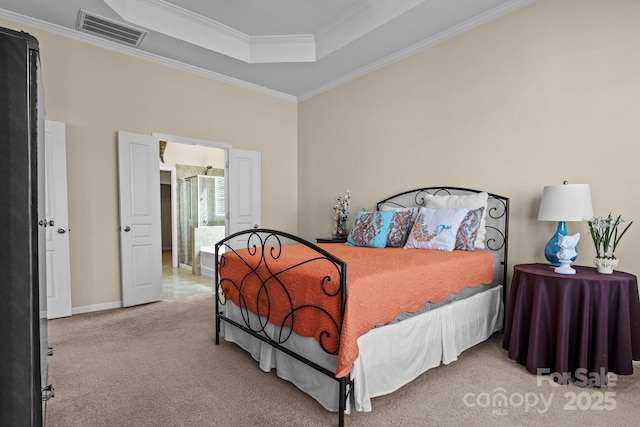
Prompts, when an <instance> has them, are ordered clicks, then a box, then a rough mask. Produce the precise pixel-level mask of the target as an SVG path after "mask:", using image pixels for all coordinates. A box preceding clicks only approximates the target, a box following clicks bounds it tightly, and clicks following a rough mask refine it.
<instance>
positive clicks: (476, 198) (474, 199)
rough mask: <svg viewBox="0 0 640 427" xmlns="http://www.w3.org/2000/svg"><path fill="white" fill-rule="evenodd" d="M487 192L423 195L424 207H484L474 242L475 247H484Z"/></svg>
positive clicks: (471, 208) (470, 208)
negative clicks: (461, 194)
mask: <svg viewBox="0 0 640 427" xmlns="http://www.w3.org/2000/svg"><path fill="white" fill-rule="evenodd" d="M488 199H489V194H488V193H486V192H482V193H474V194H465V195H463V196H460V195H448V196H434V195H432V194H426V195H425V207H427V208H432V209H444V208H467V209H469V210H474V209H478V208H482V207H484V211H483V212H482V218H481V220H480V228H479V229H478V236H477V237H476V241H475V244H474V247H475V248H479V249H484V237H485V234H486V232H487V230H486V229H485V225H486V224H487V221H486V218H487V210H488V209H487V203H488V202H487V200H488Z"/></svg>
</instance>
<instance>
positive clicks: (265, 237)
mask: <svg viewBox="0 0 640 427" xmlns="http://www.w3.org/2000/svg"><path fill="white" fill-rule="evenodd" d="M239 241H244V243H243V244H238V242H239ZM290 244H298V245H303V246H304V247H306V248H308V249H309V250H308V251H306V252H305V256H304V257H297V258H295V259H294V260H291V261H290V260H289V259H290V258H287V257H285V256H283V253H284V252H287V250H286V248H287V246H289V245H290ZM215 253H216V257H217V259H218V260H219V262H218V263H217V265H216V291H217V295H218V298H217V299H216V314H217V316H216V343H218V342H219V334H220V322H221V321H224V322H228V323H231V324H233V325H234V326H236V327H239V328H241V329H243V330H245V331H246V332H248V333H250V334H251V335H253V336H255V337H257V338H259V339H261V340H263V341H265V342H267V343H269V344H271V345H274V346H275V347H277V348H280V349H282V350H283V351H285V352H289V351H288V350H287V349H286V348H283V347H281V346H282V344H284V343H285V342H286V341H287V340H289V338H290V337H291V336H292V334H293V333H294V332H296V331H297V329H298V326H299V325H300V322H313V323H314V324H318V325H320V328H321V329H320V330H318V331H317V333H316V338H317V340H318V342H319V344H320V346H321V347H322V349H323V350H324V351H325V352H327V353H330V354H336V353H337V352H338V349H339V346H340V333H341V331H342V319H343V315H344V307H345V301H346V264H345V263H344V262H343V261H342V260H340V259H338V258H336V257H335V256H333V255H332V254H330V253H329V252H327V251H325V250H324V249H322V248H320V247H318V246H315V245H313V244H311V243H309V242H307V241H306V240H303V239H301V238H299V237H297V236H294V235H291V234H288V233H284V232H280V231H276V230H267V229H254V230H247V231H244V232H240V233H236V234H233V235H231V236H229V237H227V238H225V239H223V240H222V241H220V242H218V244H216V251H215ZM231 262H234V263H235V264H236V265H235V274H234V275H227V274H221V270H222V271H224V270H225V269H226V268H228V267H230V265H229V263H231ZM238 264H240V268H239V267H238ZM238 270H241V271H242V272H241V274H240V275H238V274H237V272H238ZM296 274H297V276H296ZM223 287H224V288H225V289H227V292H233V293H234V295H233V297H234V298H233V299H234V302H235V303H236V305H237V306H238V308H239V309H240V313H241V315H242V321H241V322H239V321H235V320H233V319H230V318H228V317H226V316H225V315H223V313H222V312H221V310H220V305H223V304H226V302H227V297H228V295H225V294H224V293H223V292H222V288H223ZM302 288H304V292H300V289H302ZM294 290H295V291H296V292H295V293H294ZM299 295H305V297H304V298H302V299H301V297H300V296H299ZM292 355H293V354H292ZM293 356H294V357H296V358H298V359H300V357H299V356H297V355H293ZM300 360H301V359H300ZM302 361H303V362H304V363H307V362H309V361H306V360H302ZM307 364H310V363H307ZM311 364H313V362H311ZM331 375H334V373H331Z"/></svg>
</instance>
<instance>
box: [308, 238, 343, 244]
mask: <svg viewBox="0 0 640 427" xmlns="http://www.w3.org/2000/svg"><path fill="white" fill-rule="evenodd" d="M346 242H347V238H346V237H345V238H342V239H334V238H333V237H318V238H316V243H346Z"/></svg>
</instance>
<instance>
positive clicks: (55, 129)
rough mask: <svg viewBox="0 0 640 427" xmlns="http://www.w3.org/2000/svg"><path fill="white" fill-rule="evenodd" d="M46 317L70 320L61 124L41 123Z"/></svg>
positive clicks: (64, 161) (65, 183)
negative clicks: (45, 223) (42, 140)
mask: <svg viewBox="0 0 640 427" xmlns="http://www.w3.org/2000/svg"><path fill="white" fill-rule="evenodd" d="M44 134H45V144H44V155H45V162H44V171H45V218H46V220H47V227H46V228H45V235H46V243H45V246H46V252H47V256H46V276H47V317H48V318H49V319H55V318H58V317H66V316H71V271H70V261H69V212H68V205H67V152H66V143H65V140H66V136H65V127H64V123H61V122H53V121H49V120H47V121H45V133H44Z"/></svg>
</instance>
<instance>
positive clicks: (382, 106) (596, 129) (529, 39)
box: [298, 0, 640, 274]
mask: <svg viewBox="0 0 640 427" xmlns="http://www.w3.org/2000/svg"><path fill="white" fill-rule="evenodd" d="M639 18H640V2H638V1H637V0H614V1H601V0H539V1H538V2H536V3H534V4H533V5H531V6H529V7H527V8H525V9H522V10H520V11H517V12H515V13H513V14H511V15H508V16H506V17H503V18H501V19H499V20H497V21H494V22H491V23H489V24H488V25H484V26H482V27H479V28H477V29H474V30H472V31H470V32H468V33H466V34H463V35H461V36H458V37H456V38H454V39H451V40H449V41H447V42H445V43H442V44H440V45H438V46H436V47H434V48H432V49H429V50H427V51H424V52H421V53H419V54H416V55H413V56H411V57H409V58H407V59H405V60H402V61H400V62H398V63H395V64H393V65H390V66H387V67H386V68H383V69H381V70H378V71H376V72H374V73H371V74H368V75H366V76H364V77H361V78H359V79H357V80H354V81H351V82H349V83H347V84H344V85H342V86H340V87H338V88H335V89H333V90H331V91H329V92H326V93H324V94H321V95H318V96H315V97H313V98H311V99H309V100H306V101H303V102H301V103H300V104H299V108H298V111H299V113H298V121H299V141H298V144H299V163H298V172H299V185H298V188H299V203H298V206H299V214H298V218H299V232H300V234H301V235H302V236H304V237H307V238H314V237H317V236H328V235H330V233H331V226H332V221H331V218H332V209H331V208H332V206H333V205H334V204H335V198H336V197H337V196H339V195H342V194H343V193H344V190H345V189H349V190H351V196H352V204H351V206H352V216H353V211H355V210H357V209H359V208H361V207H366V208H372V207H373V206H374V204H375V202H376V201H378V200H380V199H383V198H385V197H387V196H390V195H392V194H395V193H397V192H399V191H403V190H409V189H412V188H416V187H420V186H429V185H453V186H463V187H473V188H480V189H486V190H488V191H490V192H494V193H497V194H501V195H504V196H508V197H510V198H511V217H510V218H511V226H510V247H509V255H510V264H511V265H512V264H514V263H525V262H544V256H543V247H544V245H545V243H546V241H547V240H548V239H549V237H551V235H552V234H553V232H554V231H555V228H556V224H554V223H546V222H538V221H537V220H536V217H537V211H538V206H539V203H540V196H541V194H542V189H543V187H544V186H545V185H549V184H560V183H562V181H564V180H568V181H569V182H571V183H589V184H591V190H592V197H593V204H594V211H595V213H596V215H606V214H608V213H609V212H610V211H611V212H613V213H614V214H615V213H620V214H622V215H623V216H624V217H625V218H627V219H629V220H636V221H637V224H634V225H633V226H632V227H631V229H630V230H629V232H628V233H627V235H625V237H624V240H623V241H622V244H621V245H620V247H619V248H618V250H617V253H616V255H617V256H618V258H620V264H619V268H620V269H621V270H626V271H629V272H632V273H634V274H639V273H640V197H638V196H637V194H638V191H639V190H638V185H639V184H640V176H639V174H638V169H637V168H638V158H640V127H639V126H638V120H639V119H638V118H639V117H640V55H639V54H638V52H639V51H638V40H640V25H638V19H639ZM567 228H568V232H569V233H570V234H573V233H575V232H580V233H581V235H582V239H581V241H580V243H579V246H578V251H579V255H578V263H579V264H587V265H589V264H591V263H592V258H593V256H594V254H595V251H594V249H593V246H592V244H591V241H590V238H589V236H588V228H587V225H586V223H568V224H567Z"/></svg>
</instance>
